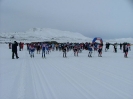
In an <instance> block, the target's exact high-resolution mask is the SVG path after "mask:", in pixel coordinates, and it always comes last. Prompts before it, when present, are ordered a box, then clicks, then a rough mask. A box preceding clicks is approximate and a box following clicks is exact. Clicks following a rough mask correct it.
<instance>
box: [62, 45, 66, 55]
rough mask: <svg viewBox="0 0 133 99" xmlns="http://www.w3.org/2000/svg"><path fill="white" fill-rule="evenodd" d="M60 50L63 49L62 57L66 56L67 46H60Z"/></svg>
mask: <svg viewBox="0 0 133 99" xmlns="http://www.w3.org/2000/svg"><path fill="white" fill-rule="evenodd" d="M62 51H63V57H66V51H67V47H66V46H64V47H63V48H62Z"/></svg>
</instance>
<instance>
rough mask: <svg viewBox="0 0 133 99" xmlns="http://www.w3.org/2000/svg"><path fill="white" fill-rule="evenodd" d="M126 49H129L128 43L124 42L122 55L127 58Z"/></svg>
mask: <svg viewBox="0 0 133 99" xmlns="http://www.w3.org/2000/svg"><path fill="white" fill-rule="evenodd" d="M128 50H129V46H128V44H125V48H124V53H125V54H124V57H125V58H127V54H128Z"/></svg>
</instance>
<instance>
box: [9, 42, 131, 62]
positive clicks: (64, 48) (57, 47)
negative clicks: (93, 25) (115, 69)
mask: <svg viewBox="0 0 133 99" xmlns="http://www.w3.org/2000/svg"><path fill="white" fill-rule="evenodd" d="M26 45H27V51H28V52H29V54H30V57H31V58H34V56H35V55H34V54H35V51H36V52H37V54H40V53H41V56H42V58H46V55H45V54H49V53H50V52H51V51H61V52H62V53H63V57H64V58H65V57H67V52H69V51H71V50H72V51H73V53H74V56H75V57H76V56H78V54H79V53H81V52H82V51H83V50H88V57H92V53H93V52H94V51H97V52H98V57H102V51H103V44H101V43H97V42H95V43H87V42H86V43H69V42H67V43H45V42H36V43H26ZM110 45H113V47H114V51H113V52H114V53H117V47H118V46H120V50H122V49H123V53H124V57H125V58H127V55H128V51H129V50H131V45H130V44H129V43H120V44H117V43H114V44H111V43H108V42H107V43H106V44H105V52H107V51H108V50H109V48H110ZM17 46H19V51H22V50H23V47H24V43H22V42H20V43H17V42H16V41H14V43H9V49H12V59H14V54H15V55H16V59H18V58H19V57H18V54H17Z"/></svg>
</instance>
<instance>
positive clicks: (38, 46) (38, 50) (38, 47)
mask: <svg viewBox="0 0 133 99" xmlns="http://www.w3.org/2000/svg"><path fill="white" fill-rule="evenodd" d="M40 49H41V46H40V44H39V43H38V44H37V54H38V53H39V54H40Z"/></svg>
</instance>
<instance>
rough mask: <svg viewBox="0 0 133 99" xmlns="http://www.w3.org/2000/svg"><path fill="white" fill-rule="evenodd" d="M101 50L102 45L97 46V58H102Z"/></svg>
mask: <svg viewBox="0 0 133 99" xmlns="http://www.w3.org/2000/svg"><path fill="white" fill-rule="evenodd" d="M102 48H103V44H99V48H98V57H102Z"/></svg>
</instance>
